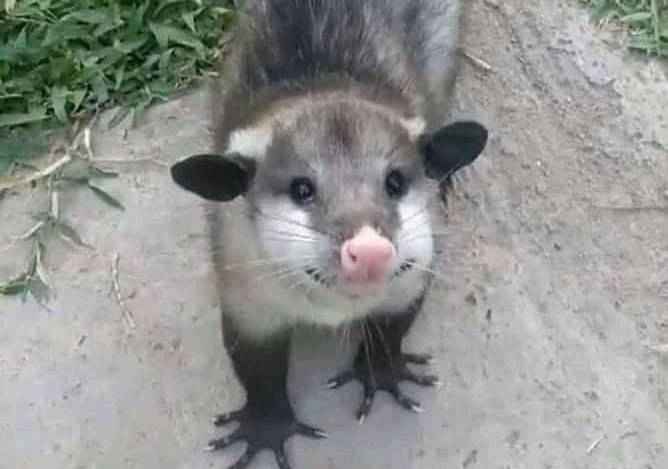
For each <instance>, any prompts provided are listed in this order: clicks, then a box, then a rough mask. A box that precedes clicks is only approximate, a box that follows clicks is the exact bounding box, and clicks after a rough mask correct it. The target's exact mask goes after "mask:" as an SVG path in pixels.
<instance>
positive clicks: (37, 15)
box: [0, 0, 233, 129]
mask: <svg viewBox="0 0 668 469" xmlns="http://www.w3.org/2000/svg"><path fill="white" fill-rule="evenodd" d="M232 19H233V9H232V7H231V2H230V0H160V1H158V0H143V1H131V0H5V1H4V10H1V11H0V109H1V111H0V129H2V128H7V127H10V126H17V125H23V124H29V123H34V122H39V121H43V120H47V119H56V120H57V121H59V122H61V123H63V124H68V123H70V122H73V121H74V120H76V119H78V118H81V117H84V116H89V115H91V114H93V113H96V112H98V111H100V110H101V109H107V108H110V107H112V106H120V110H119V113H118V114H117V115H116V118H115V119H114V120H113V122H112V123H116V122H118V121H120V120H122V119H123V117H125V116H127V115H128V114H131V115H132V117H133V119H135V120H136V119H137V118H139V117H140V116H141V114H142V113H143V111H144V109H145V108H146V107H147V106H148V105H149V104H151V103H153V102H155V101H162V100H165V99H166V98H167V97H168V96H170V95H171V94H173V93H174V92H176V91H179V90H183V89H185V88H187V87H188V86H190V85H191V84H193V83H194V82H196V81H198V80H200V79H201V78H202V77H203V76H205V75H207V74H209V73H212V71H213V70H214V67H215V65H216V63H217V61H218V57H219V55H220V54H221V51H222V46H223V44H224V42H225V41H226V39H227V35H226V29H227V27H228V26H229V25H230V24H231V21H232Z"/></svg>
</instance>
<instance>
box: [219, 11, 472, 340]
mask: <svg viewBox="0 0 668 469" xmlns="http://www.w3.org/2000/svg"><path fill="white" fill-rule="evenodd" d="M458 22H459V2H458V1H454V0H255V1H248V2H247V6H246V7H245V8H244V10H243V12H242V14H241V20H240V25H239V31H238V34H237V43H236V44H234V45H233V46H232V47H231V50H232V51H233V52H232V55H231V56H230V57H229V58H228V61H227V63H226V65H225V69H224V71H225V73H224V75H223V79H222V81H221V86H220V90H221V91H222V92H221V94H220V96H219V98H218V101H217V105H216V107H215V111H216V112H215V119H216V146H217V151H218V153H220V154H224V153H225V152H226V151H227V150H228V149H229V148H230V145H231V140H232V139H231V135H233V134H234V133H235V132H238V131H239V130H242V129H252V131H253V133H252V134H249V135H252V137H251V138H249V139H248V141H246V142H244V144H243V145H241V146H240V148H244V149H245V148H249V147H252V146H253V145H255V144H256V143H257V142H259V141H265V140H266V142H265V143H266V148H264V146H263V145H261V146H262V148H260V149H258V150H257V151H254V152H253V153H255V154H253V155H243V156H252V157H254V158H258V159H259V160H261V161H260V162H259V164H258V169H257V174H256V177H255V180H254V182H253V185H252V187H251V189H250V191H249V192H248V194H246V197H245V198H244V199H243V200H240V201H237V202H236V206H234V207H232V206H230V205H220V204H212V205H210V207H209V226H210V232H211V239H212V246H213V251H214V258H215V261H216V270H217V272H218V274H219V289H220V292H221V300H222V302H223V309H224V311H226V314H230V315H233V316H235V317H236V318H237V321H236V322H237V323H238V324H239V326H240V327H241V328H242V329H247V330H248V333H249V334H250V335H252V336H256V337H258V338H261V337H262V336H264V335H266V334H269V333H272V332H273V331H274V330H276V329H277V328H281V327H285V326H288V325H290V324H293V323H295V322H300V321H308V322H313V323H321V324H326V325H331V326H336V325H339V324H341V323H344V322H346V321H350V320H353V319H355V318H359V317H362V316H365V315H368V314H371V313H373V312H374V311H380V310H383V312H385V313H392V310H396V311H401V310H402V309H403V308H405V306H406V305H407V304H408V302H410V301H412V300H413V299H414V298H415V297H416V296H417V295H419V294H420V293H421V291H422V290H423V289H424V284H425V281H424V279H425V276H424V272H419V271H418V272H409V273H407V274H405V275H402V276H401V277H398V278H397V279H396V280H395V279H393V280H392V281H391V282H390V283H391V285H389V288H388V291H387V292H386V293H385V294H384V295H382V296H379V297H376V298H370V299H367V300H358V301H347V300H345V299H342V298H340V297H338V296H337V295H334V294H332V293H331V292H329V291H328V289H327V288H321V286H320V285H311V284H309V283H308V279H305V278H303V276H304V274H303V272H298V273H295V274H294V275H293V276H290V275H288V278H287V279H280V275H279V274H277V272H278V271H280V267H283V270H284V271H285V270H289V269H290V268H294V267H295V265H296V264H295V262H297V261H294V260H293V261H291V262H275V263H274V262H270V263H269V264H267V265H264V264H263V262H265V261H264V259H266V258H273V259H277V258H278V257H279V256H277V254H278V253H284V254H286V255H287V256H288V257H290V256H292V257H293V258H294V259H298V258H299V257H300V254H303V253H306V254H309V255H311V256H313V257H315V260H309V261H302V262H303V264H304V267H306V266H311V265H313V266H314V267H316V268H317V269H318V270H319V271H321V272H322V273H323V276H324V277H325V278H327V276H328V275H333V274H332V272H335V270H336V264H337V262H338V257H337V256H338V251H337V249H336V248H337V246H338V244H339V243H340V242H341V241H342V240H343V239H345V238H346V237H348V236H350V235H351V234H352V233H353V232H354V231H355V230H356V229H359V228H360V227H361V225H362V224H363V223H365V224H369V225H372V226H374V227H376V228H378V229H379V230H380V231H381V232H383V233H384V234H385V235H386V236H388V237H389V238H390V239H392V240H393V241H394V243H395V244H396V245H397V249H398V253H399V256H398V259H397V262H398V263H400V262H402V261H405V260H406V259H408V258H411V259H412V258H417V259H418V260H419V261H420V262H421V264H422V265H423V266H425V267H427V266H428V265H429V264H430V262H431V255H432V240H431V221H430V219H429V215H428V214H427V213H421V211H425V207H426V205H427V201H428V199H429V198H430V197H431V194H432V191H433V190H434V188H433V187H431V186H430V185H429V184H428V182H427V180H426V178H425V177H424V168H423V162H422V160H421V159H420V158H418V156H417V153H418V152H417V148H416V142H415V138H416V137H417V135H415V132H414V131H412V130H411V125H409V124H407V122H418V123H419V122H422V121H424V123H425V124H426V129H433V128H436V127H438V126H439V125H441V124H442V121H443V120H444V116H445V112H446V101H447V99H446V98H447V91H448V89H447V88H448V83H449V81H450V79H451V77H452V76H453V71H454V65H453V64H454V58H453V57H454V50H455V47H456V44H457V32H458ZM418 127H419V126H418ZM258 129H259V130H258ZM421 130H422V129H419V130H418V131H421ZM238 135H239V134H237V136H238ZM258 135H260V136H261V137H262V138H257V136H258ZM265 137H266V138H265ZM258 145H259V143H258ZM396 168H400V169H401V170H402V171H403V172H404V174H406V175H407V176H408V177H409V179H410V182H411V186H410V188H411V189H410V190H411V192H410V194H409V195H408V196H407V197H406V198H405V199H404V200H403V201H401V202H400V203H397V202H392V201H388V198H387V197H386V195H385V193H384V181H385V177H386V175H387V173H388V171H391V170H393V169H396ZM296 176H307V177H311V178H313V179H314V180H316V181H317V182H318V191H319V192H318V202H317V203H316V204H314V206H313V207H311V208H309V209H308V210H301V209H298V208H295V207H293V206H292V205H291V204H290V200H289V197H288V195H287V188H288V187H289V183H290V180H291V179H292V178H294V177H296ZM411 217H412V218H411ZM409 218H411V227H407V226H404V225H403V224H402V220H406V219H409ZM416 225H419V226H417V228H416ZM409 228H412V229H411V230H409ZM420 230H422V232H421V231H420ZM416 233H417V236H416ZM402 240H406V242H405V243H403V242H402ZM409 240H410V241H409ZM402 256H403V257H402ZM301 257H304V256H301ZM309 262H310V263H313V264H308V263H309ZM251 263H255V264H254V265H255V266H258V267H253V268H247V269H246V268H240V269H233V268H230V266H232V265H246V266H248V265H250V264H251ZM297 267H299V265H298V264H297ZM394 268H395V269H399V264H398V265H396V266H394ZM297 270H299V269H297ZM302 270H303V269H302ZM288 274H289V272H288ZM258 278H259V279H262V280H261V282H262V286H261V288H259V286H258V285H257V284H255V285H253V282H257V281H258ZM258 288H259V290H258ZM302 310H303V311H302Z"/></svg>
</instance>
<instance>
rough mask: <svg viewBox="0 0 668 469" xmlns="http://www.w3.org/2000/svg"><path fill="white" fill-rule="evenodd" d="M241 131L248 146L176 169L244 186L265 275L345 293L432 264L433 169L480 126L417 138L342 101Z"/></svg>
mask: <svg viewBox="0 0 668 469" xmlns="http://www.w3.org/2000/svg"><path fill="white" fill-rule="evenodd" d="M243 132H247V133H246V134H245V135H241V136H240V134H237V136H236V137H234V136H233V138H237V142H236V144H235V145H236V147H237V149H246V150H247V151H246V152H245V153H248V154H245V155H241V154H238V153H235V154H230V155H227V156H226V157H223V158H221V157H212V156H199V157H193V158H191V159H189V160H185V161H184V162H181V163H179V164H177V165H176V166H175V167H174V169H173V171H172V173H173V175H174V178H175V179H176V181H177V182H178V183H179V184H181V185H182V186H184V187H186V188H187V189H190V190H193V191H194V192H196V193H198V194H200V195H202V196H204V197H206V198H209V199H214V200H222V201H225V200H230V199H232V198H234V197H236V196H237V195H240V194H243V195H244V196H245V198H246V200H247V202H248V206H249V208H250V210H249V216H250V217H252V218H253V220H254V223H255V226H256V236H257V239H256V240H254V241H256V242H257V243H258V245H259V246H260V249H261V251H263V254H264V256H263V257H266V258H269V259H273V260H275V262H276V264H278V265H279V266H281V268H279V269H276V270H275V275H276V276H277V277H278V276H280V277H282V278H283V279H284V280H285V283H286V285H289V286H292V287H294V288H295V291H296V290H297V289H299V288H301V289H305V290H306V291H309V292H311V293H316V294H317V293H320V294H324V295H333V296H334V297H337V298H342V299H348V300H350V299H355V300H359V299H364V298H378V297H382V296H383V295H384V294H385V293H386V292H387V291H388V290H401V289H402V288H403V287H407V286H408V285H411V284H415V282H419V281H421V280H420V279H422V278H423V277H424V275H425V273H426V272H429V271H430V266H431V261H432V256H433V237H432V229H431V221H430V218H429V210H428V204H429V203H430V198H431V197H433V196H434V188H433V186H434V184H433V180H434V179H444V178H447V177H449V176H450V175H451V174H452V173H453V172H454V171H455V170H456V169H458V168H459V167H461V166H464V165H465V164H468V163H470V162H471V161H473V160H474V159H475V157H477V156H478V154H479V153H480V152H481V151H482V149H483V147H484V145H485V141H486V132H485V131H484V129H483V128H482V127H481V126H479V125H477V124H473V123H460V124H453V125H451V126H448V127H446V128H444V129H442V130H441V131H440V132H437V133H436V134H435V135H433V136H430V137H426V136H425V137H422V138H421V139H420V140H419V143H418V142H416V141H415V140H416V139H415V138H412V137H411V135H410V133H409V132H408V131H407V130H406V129H405V128H404V127H403V126H402V125H401V123H399V122H396V121H392V120H390V119H388V118H387V117H386V116H382V115H379V114H374V113H372V112H367V113H364V112H361V111H360V110H359V109H351V108H346V107H338V108H334V109H327V110H324V111H321V112H319V113H315V112H305V113H303V114H302V115H300V116H298V117H296V118H293V119H291V120H286V122H274V123H272V125H271V127H270V128H267V127H265V128H264V129H262V130H258V129H255V130H254V131H253V132H248V131H243ZM251 136H252V140H251V141H248V140H247V139H248V138H250V137H251ZM241 137H243V138H242V140H243V141H239V139H240V138H241ZM258 144H260V146H262V148H260V149H259V150H258Z"/></svg>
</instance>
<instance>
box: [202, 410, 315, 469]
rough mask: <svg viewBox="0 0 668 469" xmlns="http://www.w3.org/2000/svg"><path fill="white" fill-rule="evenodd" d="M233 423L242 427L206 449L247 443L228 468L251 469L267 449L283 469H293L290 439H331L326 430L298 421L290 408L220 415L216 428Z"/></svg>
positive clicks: (239, 411) (211, 449)
mask: <svg viewBox="0 0 668 469" xmlns="http://www.w3.org/2000/svg"><path fill="white" fill-rule="evenodd" d="M230 422H238V423H239V427H238V428H237V429H236V430H235V431H233V432H232V433H231V434H229V435H227V436H225V437H223V438H219V439H217V440H212V441H210V442H209V446H207V448H206V449H207V450H208V451H218V450H221V449H224V448H227V447H228V446H230V445H232V444H234V443H236V442H239V441H245V442H246V445H247V447H246V452H245V453H244V454H243V456H241V458H240V459H239V460H238V461H237V462H236V463H235V464H233V465H232V466H230V467H229V468H228V469H243V468H245V467H247V466H248V464H249V463H250V461H251V460H252V459H253V457H254V456H255V455H256V454H257V453H259V452H260V451H262V450H265V449H268V450H271V451H272V452H273V453H274V455H275V456H276V462H278V467H279V468H280V469H291V466H290V464H289V463H288V459H287V457H286V456H285V449H284V445H285V442H286V440H287V439H288V438H290V437H292V436H295V435H303V436H307V437H309V438H325V437H327V434H326V433H325V432H323V431H322V430H320V429H318V428H314V427H310V426H308V425H304V424H303V423H300V422H298V421H297V419H296V418H295V415H294V413H293V412H292V409H290V408H289V407H287V408H283V409H281V410H277V409H272V410H269V411H266V410H264V411H262V410H259V409H252V408H249V407H245V408H244V409H242V410H238V411H236V412H230V413H229V414H223V415H219V416H218V417H216V419H215V420H214V425H216V426H217V427H222V426H223V425H226V424H228V423H230Z"/></svg>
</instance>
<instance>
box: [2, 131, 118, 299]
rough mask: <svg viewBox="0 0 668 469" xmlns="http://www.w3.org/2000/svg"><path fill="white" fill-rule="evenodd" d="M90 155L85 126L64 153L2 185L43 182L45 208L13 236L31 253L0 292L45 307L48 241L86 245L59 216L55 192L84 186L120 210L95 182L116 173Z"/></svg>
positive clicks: (110, 196) (7, 187)
mask: <svg viewBox="0 0 668 469" xmlns="http://www.w3.org/2000/svg"><path fill="white" fill-rule="evenodd" d="M91 156H92V152H91V148H90V133H89V130H88V129H85V130H84V131H83V132H82V133H81V134H79V136H78V137H77V138H75V140H74V143H73V144H72V145H71V146H70V147H69V148H68V149H66V150H65V153H64V155H62V156H61V157H60V158H58V159H57V160H56V161H54V162H53V163H51V164H49V165H48V166H47V167H45V168H43V169H41V170H37V171H35V172H33V173H32V174H31V175H30V176H28V177H26V178H24V179H22V180H19V181H16V182H14V183H12V184H11V185H5V186H4V189H10V188H13V187H16V186H19V185H35V184H38V183H41V182H44V183H46V187H47V189H48V191H47V192H48V199H47V200H48V209H47V210H45V211H44V212H41V213H38V214H37V215H35V216H34V217H33V218H34V220H35V224H34V225H33V226H32V227H30V228H29V229H28V230H27V231H26V232H25V233H23V234H22V235H20V236H18V237H16V238H15V240H14V241H15V242H18V241H23V242H29V243H31V245H32V249H31V253H30V256H29V258H28V262H27V265H26V267H25V268H24V269H23V270H22V271H21V272H19V273H18V274H17V275H15V276H14V277H13V278H11V279H10V280H8V281H6V282H4V283H0V294H3V295H19V296H21V298H22V299H23V300H25V299H26V297H27V296H28V294H30V295H32V297H33V298H34V299H35V300H36V301H37V302H38V303H39V304H41V305H43V306H45V305H44V303H45V302H46V301H47V300H48V298H49V291H50V287H49V283H48V280H47V275H46V269H45V268H44V264H43V258H44V253H45V252H46V248H47V246H48V245H49V242H50V241H51V240H52V239H53V238H54V237H60V238H62V239H64V240H65V241H67V242H69V243H70V244H73V245H76V246H80V247H85V248H90V246H89V245H88V244H86V243H85V242H84V241H83V239H82V238H81V236H80V235H79V234H78V233H77V231H76V229H75V228H74V227H73V226H72V225H70V224H69V223H68V222H67V221H66V220H65V219H63V217H62V214H61V210H60V202H59V200H60V198H59V195H60V193H61V192H62V191H63V190H67V189H69V188H72V187H85V188H87V189H88V190H90V191H91V193H92V194H94V195H95V196H97V197H98V198H100V200H102V201H103V202H105V203H106V204H108V205H109V206H111V207H114V208H116V209H119V210H124V207H123V205H122V204H121V202H119V201H118V200H117V199H116V198H115V197H113V196H112V195H111V194H109V193H108V192H107V191H105V190H104V189H103V188H102V187H100V185H99V182H97V181H99V180H101V179H106V178H113V177H117V176H118V175H117V174H116V173H113V172H110V171H106V170H103V169H101V168H99V167H98V166H96V165H95V164H94V161H93V160H92V159H91ZM0 189H3V187H0Z"/></svg>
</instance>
